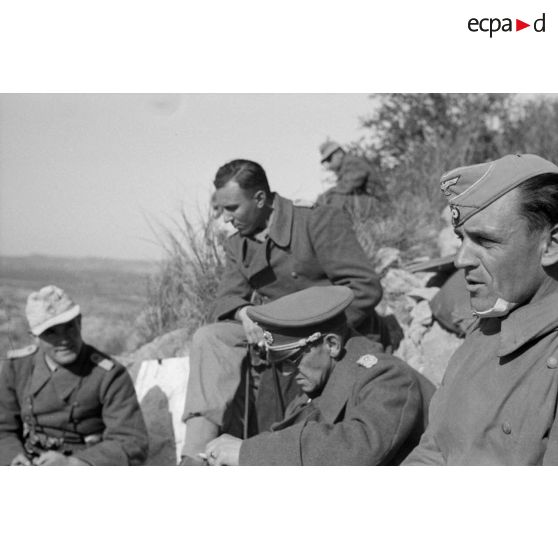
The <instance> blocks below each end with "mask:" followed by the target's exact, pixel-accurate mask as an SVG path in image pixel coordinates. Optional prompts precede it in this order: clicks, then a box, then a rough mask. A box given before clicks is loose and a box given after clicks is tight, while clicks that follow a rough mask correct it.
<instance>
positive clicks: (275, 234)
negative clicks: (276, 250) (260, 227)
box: [269, 194, 294, 248]
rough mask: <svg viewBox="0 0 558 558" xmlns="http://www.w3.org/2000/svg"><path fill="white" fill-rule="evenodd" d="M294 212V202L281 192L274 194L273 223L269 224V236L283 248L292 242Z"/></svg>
mask: <svg viewBox="0 0 558 558" xmlns="http://www.w3.org/2000/svg"><path fill="white" fill-rule="evenodd" d="M293 214H294V212H293V203H292V202H291V201H290V200H288V199H286V198H283V197H281V196H280V195H279V194H273V212H272V214H271V215H272V217H271V223H270V224H269V238H271V240H273V242H274V243H275V244H277V246H280V247H281V248H286V247H287V246H289V244H290V243H291V234H292V230H293Z"/></svg>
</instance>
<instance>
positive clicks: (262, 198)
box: [254, 190, 267, 208]
mask: <svg viewBox="0 0 558 558" xmlns="http://www.w3.org/2000/svg"><path fill="white" fill-rule="evenodd" d="M254 199H255V200H256V202H257V204H258V207H260V208H261V207H264V206H265V202H266V201H267V195H266V193H265V192H264V191H263V190H258V191H257V192H256V193H255V194H254Z"/></svg>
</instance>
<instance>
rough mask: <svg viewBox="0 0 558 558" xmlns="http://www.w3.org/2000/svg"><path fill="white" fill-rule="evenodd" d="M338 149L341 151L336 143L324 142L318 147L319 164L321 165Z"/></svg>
mask: <svg viewBox="0 0 558 558" xmlns="http://www.w3.org/2000/svg"><path fill="white" fill-rule="evenodd" d="M338 149H343V148H342V147H341V146H340V145H339V144H338V143H337V142H336V141H330V140H328V141H324V143H322V145H320V153H321V162H322V163H323V162H324V161H325V160H326V159H327V158H328V157H331V156H332V155H333V154H334V153H335V152H336V151H337V150H338Z"/></svg>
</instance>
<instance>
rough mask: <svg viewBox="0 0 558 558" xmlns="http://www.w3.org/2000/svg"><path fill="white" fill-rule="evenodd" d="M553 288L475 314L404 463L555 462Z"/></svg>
mask: <svg viewBox="0 0 558 558" xmlns="http://www.w3.org/2000/svg"><path fill="white" fill-rule="evenodd" d="M557 308H558V292H554V293H553V294H551V295H549V296H546V297H544V298H542V299H540V300H539V301H538V302H535V303H532V304H527V305H525V306H522V307H519V308H517V309H516V310H514V311H513V312H512V313H511V314H509V315H508V316H507V317H505V318H503V319H498V318H487V319H483V320H480V323H479V324H478V327H477V328H476V329H475V330H473V331H472V332H471V333H470V334H469V336H468V337H467V338H466V339H465V342H464V343H463V345H462V346H461V347H460V348H459V349H458V350H457V351H456V352H455V354H454V356H453V357H452V358H451V360H450V362H449V363H448V368H447V372H446V375H445V377H444V380H443V382H442V385H441V387H440V389H439V390H438V391H437V392H436V394H435V395H434V397H433V399H432V405H431V407H430V422H429V426H428V429H427V431H426V432H425V434H424V436H423V437H422V439H421V442H420V445H419V446H418V447H417V448H416V449H415V450H414V451H413V453H412V454H411V455H409V457H408V459H407V460H406V461H405V463H404V464H405V465H558V422H557V420H556V409H557V404H558V314H557V312H556V309H557Z"/></svg>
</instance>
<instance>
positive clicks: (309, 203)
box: [293, 199, 316, 208]
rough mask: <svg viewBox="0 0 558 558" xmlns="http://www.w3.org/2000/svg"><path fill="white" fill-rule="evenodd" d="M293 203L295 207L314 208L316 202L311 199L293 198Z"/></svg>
mask: <svg viewBox="0 0 558 558" xmlns="http://www.w3.org/2000/svg"><path fill="white" fill-rule="evenodd" d="M293 205H294V206H295V207H309V208H312V207H314V206H315V205H316V204H315V203H314V202H313V201H310V200H302V199H298V200H293Z"/></svg>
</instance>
